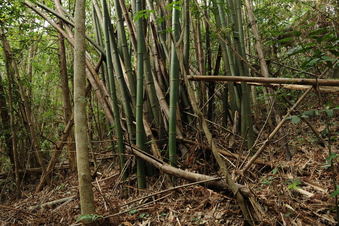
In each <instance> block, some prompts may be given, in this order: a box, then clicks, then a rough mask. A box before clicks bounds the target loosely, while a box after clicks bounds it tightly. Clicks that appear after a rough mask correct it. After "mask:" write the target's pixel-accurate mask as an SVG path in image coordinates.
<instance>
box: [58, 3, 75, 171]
mask: <svg viewBox="0 0 339 226" xmlns="http://www.w3.org/2000/svg"><path fill="white" fill-rule="evenodd" d="M59 1H60V0H59ZM59 24H60V27H62V22H61V20H60V22H59ZM58 39H59V66H60V84H61V90H62V97H63V104H64V122H65V125H67V123H68V121H69V120H70V119H71V116H72V104H71V98H70V90H69V86H68V75H67V62H66V51H65V41H64V37H63V36H62V34H60V33H58ZM73 140H74V138H73V136H69V138H68V140H67V151H68V159H69V165H70V169H71V170H75V169H76V156H75V152H74V151H75V148H74V145H73Z"/></svg>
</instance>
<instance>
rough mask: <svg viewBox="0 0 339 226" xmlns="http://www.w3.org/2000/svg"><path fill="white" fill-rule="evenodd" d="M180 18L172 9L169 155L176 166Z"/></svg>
mask: <svg viewBox="0 0 339 226" xmlns="http://www.w3.org/2000/svg"><path fill="white" fill-rule="evenodd" d="M179 16H180V11H179V10H178V9H176V7H175V6H174V7H173V9H172V29H173V33H172V34H173V39H174V40H173V41H172V47H171V68H170V106H169V110H170V115H169V125H168V127H169V132H168V154H169V162H170V164H171V165H176V158H177V154H176V122H177V120H176V119H177V117H176V111H177V103H178V92H179V61H178V56H177V53H176V42H177V41H178V40H179V36H180V34H179V29H180V27H179Z"/></svg>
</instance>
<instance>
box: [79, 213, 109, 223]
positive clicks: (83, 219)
mask: <svg viewBox="0 0 339 226" xmlns="http://www.w3.org/2000/svg"><path fill="white" fill-rule="evenodd" d="M101 218H103V216H101V215H98V214H86V215H80V216H79V217H78V218H77V220H76V222H77V223H78V222H94V221H97V220H98V219H101Z"/></svg>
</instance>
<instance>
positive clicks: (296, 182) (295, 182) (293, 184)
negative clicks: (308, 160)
mask: <svg viewBox="0 0 339 226" xmlns="http://www.w3.org/2000/svg"><path fill="white" fill-rule="evenodd" d="M300 184H301V181H300V180H298V179H296V180H291V181H290V182H289V184H288V186H287V188H288V189H290V190H295V189H298V188H299V185H300Z"/></svg>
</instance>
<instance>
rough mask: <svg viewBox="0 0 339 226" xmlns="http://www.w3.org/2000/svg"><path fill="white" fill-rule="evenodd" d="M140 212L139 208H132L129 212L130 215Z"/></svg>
mask: <svg viewBox="0 0 339 226" xmlns="http://www.w3.org/2000/svg"><path fill="white" fill-rule="evenodd" d="M138 212H139V211H138V210H136V209H132V210H130V211H129V212H128V213H129V214H130V215H134V214H136V213H138Z"/></svg>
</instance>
